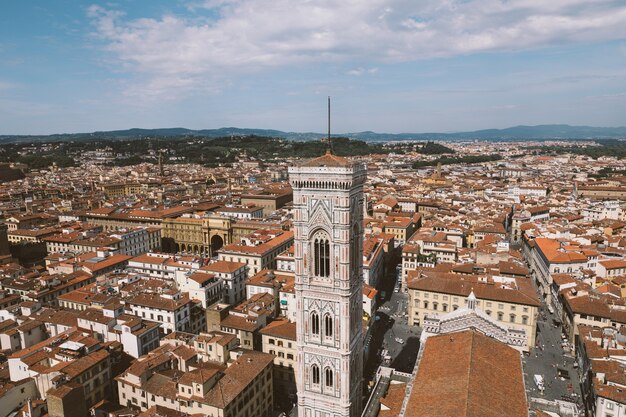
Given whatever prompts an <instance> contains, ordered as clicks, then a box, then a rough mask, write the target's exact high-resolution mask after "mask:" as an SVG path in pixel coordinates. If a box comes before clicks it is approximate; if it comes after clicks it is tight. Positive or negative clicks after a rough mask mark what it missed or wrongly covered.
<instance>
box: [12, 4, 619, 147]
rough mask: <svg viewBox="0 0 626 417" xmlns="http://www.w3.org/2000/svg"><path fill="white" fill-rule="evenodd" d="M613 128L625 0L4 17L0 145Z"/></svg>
mask: <svg viewBox="0 0 626 417" xmlns="http://www.w3.org/2000/svg"><path fill="white" fill-rule="evenodd" d="M327 96H331V97H332V129H333V132H336V133H347V132H359V131H367V130H371V131H376V132H386V133H402V132H455V131H469V130H476V129H486V128H505V127H509V126H515V125H537V124H552V123H565V124H572V125H591V126H624V125H626V1H624V0H593V1H590V0H549V1H548V0H189V1H179V0H146V1H140V0H118V1H112V2H94V1H80V0H54V1H50V0H29V1H10V2H9V1H6V2H3V5H2V7H1V9H0V135H2V134H52V133H75V132H92V131H97V130H115V129H127V128H132V127H141V128H160V127H186V128H190V129H213V128H220V127H230V126H235V127H242V128H243V127H246V128H264V129H279V130H284V131H296V132H310V131H313V132H324V131H325V130H326V123H327V122H326V98H327Z"/></svg>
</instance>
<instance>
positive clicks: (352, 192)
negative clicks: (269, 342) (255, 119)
mask: <svg viewBox="0 0 626 417" xmlns="http://www.w3.org/2000/svg"><path fill="white" fill-rule="evenodd" d="M366 175H367V171H366V168H365V166H364V165H363V164H358V163H356V164H352V163H350V162H349V161H347V160H346V159H344V158H341V157H337V156H335V155H332V153H330V152H327V153H326V155H324V156H321V157H319V158H315V159H313V160H310V161H307V162H305V163H303V164H301V165H299V166H296V167H291V168H290V169H289V179H290V182H291V186H292V188H293V197H294V202H293V204H294V222H293V224H294V231H295V274H296V281H295V290H296V304H297V310H296V311H297V312H296V314H297V321H296V322H297V328H296V333H297V336H296V339H297V342H296V347H297V353H298V355H297V370H296V382H297V389H298V415H299V416H300V417H318V416H319V417H354V416H358V415H360V413H361V395H362V392H361V384H362V373H363V369H362V367H363V358H362V356H363V340H362V339H363V335H362V314H363V313H362V303H363V295H362V288H363V279H362V277H361V270H362V263H363V257H362V244H363V229H362V227H363V226H362V225H363V183H364V181H365V178H366Z"/></svg>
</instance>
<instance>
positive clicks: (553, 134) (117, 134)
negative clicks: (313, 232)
mask: <svg viewBox="0 0 626 417" xmlns="http://www.w3.org/2000/svg"><path fill="white" fill-rule="evenodd" d="M251 135H256V136H270V137H278V138H283V139H287V140H316V139H321V138H324V137H325V136H326V134H324V133H317V132H285V131H281V130H275V129H255V128H238V127H222V128H218V129H198V130H194V129H187V128H183V127H173V128H155V129H145V128H130V129H123V130H110V131H95V132H91V133H61V134H51V135H0V143H12V142H28V141H31V142H37V141H42V142H43V141H62V140H76V141H83V140H102V139H129V138H136V139H141V138H145V137H187V136H188V137H206V138H216V137H226V136H251ZM332 136H334V137H349V138H351V139H358V140H364V141H370V142H385V141H400V140H503V141H506V140H550V139H572V140H574V139H586V140H592V139H626V126H620V127H593V126H572V125H567V124H547V125H518V126H512V127H508V128H504V129H481V130H474V131H467V132H452V133H441V132H426V133H410V132H406V133H377V132H373V131H362V132H349V133H341V134H333V135H332Z"/></svg>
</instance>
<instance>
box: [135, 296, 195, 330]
mask: <svg viewBox="0 0 626 417" xmlns="http://www.w3.org/2000/svg"><path fill="white" fill-rule="evenodd" d="M191 304H192V303H191V301H190V299H189V294H187V293H185V294H183V293H181V292H180V291H176V290H166V291H164V292H163V293H161V294H158V293H145V294H137V295H134V296H132V297H129V298H127V299H126V306H127V308H129V309H130V310H131V312H132V314H134V315H135V316H137V317H141V318H144V319H146V320H151V321H157V322H159V323H161V331H162V332H163V333H165V334H168V333H171V332H174V331H183V332H184V331H188V330H189V329H190V328H191Z"/></svg>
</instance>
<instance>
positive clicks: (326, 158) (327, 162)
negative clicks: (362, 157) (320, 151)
mask: <svg viewBox="0 0 626 417" xmlns="http://www.w3.org/2000/svg"><path fill="white" fill-rule="evenodd" d="M300 166H302V167H330V168H347V167H350V166H352V164H351V163H350V161H348V160H347V159H346V158H342V157H341V156H337V155H333V154H332V153H331V152H330V151H327V152H326V154H325V155H322V156H319V157H317V158H313V159H310V160H308V161H306V162H304V163H302V164H300Z"/></svg>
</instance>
